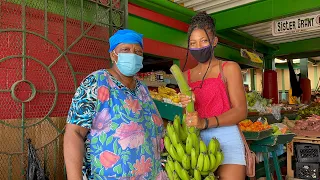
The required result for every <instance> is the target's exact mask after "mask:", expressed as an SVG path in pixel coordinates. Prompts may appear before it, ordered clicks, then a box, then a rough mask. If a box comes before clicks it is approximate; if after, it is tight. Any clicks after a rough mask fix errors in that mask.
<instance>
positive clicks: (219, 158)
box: [213, 151, 224, 172]
mask: <svg viewBox="0 0 320 180" xmlns="http://www.w3.org/2000/svg"><path fill="white" fill-rule="evenodd" d="M223 158H224V157H223V154H222V152H221V151H217V152H216V164H215V167H214V168H213V172H215V171H216V170H217V169H218V167H219V166H220V165H221V163H222V162H223Z"/></svg>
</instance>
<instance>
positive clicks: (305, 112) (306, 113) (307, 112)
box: [298, 103, 320, 119]
mask: <svg viewBox="0 0 320 180" xmlns="http://www.w3.org/2000/svg"><path fill="white" fill-rule="evenodd" d="M312 115H318V116H319V115H320V103H314V104H312V105H310V106H308V107H307V108H304V109H300V110H299V111H298V116H299V117H298V118H299V119H300V118H306V117H310V116H312Z"/></svg>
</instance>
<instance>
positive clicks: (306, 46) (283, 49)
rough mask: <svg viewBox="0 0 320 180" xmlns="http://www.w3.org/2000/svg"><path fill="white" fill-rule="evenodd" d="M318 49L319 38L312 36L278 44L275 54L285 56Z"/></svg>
mask: <svg viewBox="0 0 320 180" xmlns="http://www.w3.org/2000/svg"><path fill="white" fill-rule="evenodd" d="M319 2H320V1H319ZM318 51H320V38H313V39H307V40H301V41H295V42H289V43H283V44H279V51H277V52H276V56H285V55H290V54H293V53H307V52H318Z"/></svg>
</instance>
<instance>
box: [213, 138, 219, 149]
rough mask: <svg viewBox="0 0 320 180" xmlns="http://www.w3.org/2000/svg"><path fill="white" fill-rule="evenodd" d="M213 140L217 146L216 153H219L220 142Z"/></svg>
mask: <svg viewBox="0 0 320 180" xmlns="http://www.w3.org/2000/svg"><path fill="white" fill-rule="evenodd" d="M213 140H214V141H215V144H216V146H217V151H219V150H220V142H219V141H218V139H217V138H213Z"/></svg>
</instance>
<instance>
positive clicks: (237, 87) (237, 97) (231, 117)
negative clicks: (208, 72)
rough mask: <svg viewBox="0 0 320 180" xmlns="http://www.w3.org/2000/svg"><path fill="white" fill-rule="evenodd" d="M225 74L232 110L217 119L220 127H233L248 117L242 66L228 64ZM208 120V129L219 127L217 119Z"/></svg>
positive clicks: (224, 70) (233, 63)
mask: <svg viewBox="0 0 320 180" xmlns="http://www.w3.org/2000/svg"><path fill="white" fill-rule="evenodd" d="M223 73H224V76H225V78H226V81H227V87H228V89H227V90H228V93H229V98H230V103H231V109H230V110H229V111H227V112H225V113H223V114H221V115H220V116H217V117H218V120H219V126H231V125H235V124H238V123H239V122H240V121H242V120H244V119H245V118H246V117H247V100H246V96H245V92H244V87H243V79H242V74H241V69H240V66H239V65H238V64H237V63H235V62H228V63H227V64H226V65H225V67H224V69H223ZM208 120H209V123H208V127H217V120H216V118H215V117H211V118H208ZM203 123H204V121H203ZM202 127H204V126H202Z"/></svg>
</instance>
